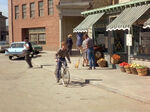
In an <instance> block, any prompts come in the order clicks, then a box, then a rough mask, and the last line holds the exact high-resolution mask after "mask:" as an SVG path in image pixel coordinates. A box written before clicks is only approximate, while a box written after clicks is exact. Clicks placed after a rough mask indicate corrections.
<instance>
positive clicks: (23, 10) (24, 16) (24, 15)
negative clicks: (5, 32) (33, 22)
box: [22, 4, 26, 19]
mask: <svg viewBox="0 0 150 112" xmlns="http://www.w3.org/2000/svg"><path fill="white" fill-rule="evenodd" d="M22 18H23V19H24V18H26V4H24V5H22Z"/></svg>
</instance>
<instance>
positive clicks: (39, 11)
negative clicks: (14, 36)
mask: <svg viewBox="0 0 150 112" xmlns="http://www.w3.org/2000/svg"><path fill="white" fill-rule="evenodd" d="M40 3H42V7H40ZM38 15H39V17H42V16H44V2H43V1H38Z"/></svg>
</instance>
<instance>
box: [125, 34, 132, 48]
mask: <svg viewBox="0 0 150 112" xmlns="http://www.w3.org/2000/svg"><path fill="white" fill-rule="evenodd" d="M126 45H127V46H132V34H127V35H126Z"/></svg>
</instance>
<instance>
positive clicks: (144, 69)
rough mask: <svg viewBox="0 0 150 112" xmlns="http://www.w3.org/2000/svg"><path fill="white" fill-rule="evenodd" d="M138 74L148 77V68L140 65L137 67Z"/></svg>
mask: <svg viewBox="0 0 150 112" xmlns="http://www.w3.org/2000/svg"><path fill="white" fill-rule="evenodd" d="M136 70H137V73H138V75H139V76H146V75H148V67H146V66H142V65H139V66H138V67H136Z"/></svg>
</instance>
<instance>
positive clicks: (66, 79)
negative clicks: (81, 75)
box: [62, 68, 70, 87]
mask: <svg viewBox="0 0 150 112" xmlns="http://www.w3.org/2000/svg"><path fill="white" fill-rule="evenodd" d="M69 82H70V72H69V70H68V69H67V68H66V69H63V72H62V83H63V85H64V86H65V87H67V86H68V84H69Z"/></svg>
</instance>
